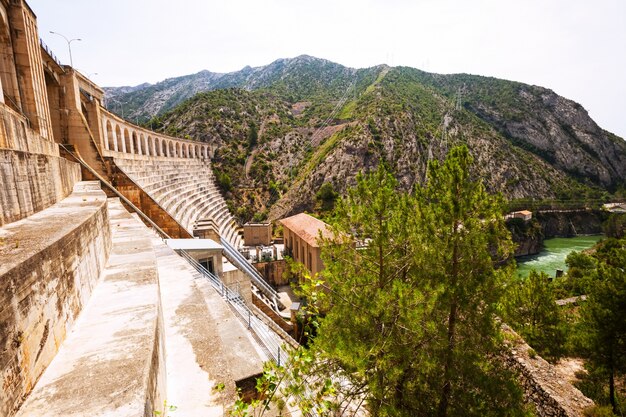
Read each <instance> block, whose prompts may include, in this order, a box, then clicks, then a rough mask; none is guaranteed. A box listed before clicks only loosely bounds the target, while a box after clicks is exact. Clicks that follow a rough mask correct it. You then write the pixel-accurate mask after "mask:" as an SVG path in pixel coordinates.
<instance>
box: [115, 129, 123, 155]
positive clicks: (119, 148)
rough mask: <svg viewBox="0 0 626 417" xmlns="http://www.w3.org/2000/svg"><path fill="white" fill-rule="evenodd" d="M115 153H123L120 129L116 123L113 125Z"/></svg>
mask: <svg viewBox="0 0 626 417" xmlns="http://www.w3.org/2000/svg"><path fill="white" fill-rule="evenodd" d="M115 151H116V152H123V151H124V137H123V136H122V129H120V125H118V124H117V123H116V124H115Z"/></svg>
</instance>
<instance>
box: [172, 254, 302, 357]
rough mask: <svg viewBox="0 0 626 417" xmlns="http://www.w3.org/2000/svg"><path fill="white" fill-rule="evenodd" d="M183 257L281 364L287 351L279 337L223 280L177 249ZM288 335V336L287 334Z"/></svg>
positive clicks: (269, 354) (268, 352) (270, 355)
mask: <svg viewBox="0 0 626 417" xmlns="http://www.w3.org/2000/svg"><path fill="white" fill-rule="evenodd" d="M176 252H178V253H179V254H180V255H181V256H182V257H183V258H185V259H186V260H187V262H189V264H190V265H191V266H193V267H194V268H195V270H196V271H198V272H199V273H200V274H201V275H202V276H203V277H205V278H206V279H207V280H208V281H209V282H210V283H211V285H212V286H213V288H215V290H216V291H217V292H218V293H219V294H220V295H221V296H222V297H223V298H224V299H225V300H226V301H227V302H228V303H229V304H230V306H231V308H232V310H233V311H234V312H235V315H236V316H237V317H238V318H239V319H240V320H241V321H242V322H243V324H244V325H245V326H246V327H247V328H248V330H250V332H251V333H252V334H253V335H254V336H255V339H257V341H258V342H259V343H260V344H261V346H262V347H263V348H264V349H265V350H266V352H267V354H268V356H269V357H270V358H272V359H273V360H274V362H276V363H277V364H278V365H279V366H280V365H283V364H284V362H285V360H286V359H287V353H286V351H285V350H284V349H283V347H282V344H283V343H282V342H281V340H280V337H279V336H278V335H277V334H276V333H275V332H274V330H273V329H272V328H270V327H269V326H268V325H267V324H265V323H264V322H263V321H262V320H261V319H259V318H258V317H257V316H256V315H255V314H254V313H253V312H252V311H251V310H250V309H249V308H248V306H247V305H246V303H245V302H244V300H243V298H241V296H240V295H239V294H238V293H236V292H235V291H233V290H231V289H230V288H228V286H227V285H225V284H224V282H223V281H222V280H221V279H219V278H218V277H217V276H216V275H214V274H212V273H211V272H209V271H208V270H207V269H206V268H205V267H203V266H202V265H201V264H200V263H198V261H196V260H195V259H194V258H193V257H192V256H191V255H189V254H188V253H187V252H185V251H184V250H177V251H176ZM288 337H290V336H288Z"/></svg>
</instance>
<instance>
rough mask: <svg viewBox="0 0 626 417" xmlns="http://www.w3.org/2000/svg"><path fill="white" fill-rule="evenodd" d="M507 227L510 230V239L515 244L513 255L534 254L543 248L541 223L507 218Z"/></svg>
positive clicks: (534, 220) (533, 220)
mask: <svg viewBox="0 0 626 417" xmlns="http://www.w3.org/2000/svg"><path fill="white" fill-rule="evenodd" d="M506 226H507V229H509V231H510V232H511V239H512V240H513V243H514V244H515V252H514V256H515V257H518V256H527V255H535V254H537V253H539V252H541V249H542V248H543V239H544V236H543V231H542V229H541V224H540V223H539V222H538V221H537V220H536V219H532V220H530V221H524V220H522V219H516V218H512V219H508V220H507V221H506Z"/></svg>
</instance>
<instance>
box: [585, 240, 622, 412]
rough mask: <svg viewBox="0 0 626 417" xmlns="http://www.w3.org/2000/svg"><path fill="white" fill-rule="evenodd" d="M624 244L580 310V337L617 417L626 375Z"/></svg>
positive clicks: (605, 264) (602, 270)
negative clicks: (619, 387) (618, 385)
mask: <svg viewBox="0 0 626 417" xmlns="http://www.w3.org/2000/svg"><path fill="white" fill-rule="evenodd" d="M621 242H622V247H621V250H615V251H612V252H611V255H612V256H613V257H614V259H610V262H604V261H603V262H601V263H600V264H599V266H598V270H597V280H596V281H595V283H594V286H593V289H592V290H591V292H590V293H589V294H588V298H587V301H586V303H585V304H583V306H582V308H581V318H582V319H581V329H580V330H581V331H580V333H579V334H580V338H581V341H582V346H583V348H584V350H585V353H586V354H587V356H588V358H589V360H590V363H589V365H590V367H591V370H592V374H599V375H602V376H604V378H605V381H606V382H607V384H608V400H609V403H610V404H611V406H612V408H613V412H614V413H616V414H618V403H617V401H616V397H617V395H616V389H615V380H616V378H617V376H618V375H623V374H624V373H625V372H626V320H625V317H626V271H625V269H624V265H626V242H624V240H622V241H621ZM619 411H622V412H623V411H624V410H619Z"/></svg>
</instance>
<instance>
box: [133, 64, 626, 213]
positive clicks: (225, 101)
mask: <svg viewBox="0 0 626 417" xmlns="http://www.w3.org/2000/svg"><path fill="white" fill-rule="evenodd" d="M190 77H191V76H190ZM194 77H195V78H194ZM194 77H191V78H189V79H181V80H180V83H181V85H188V84H192V85H194V86H195V85H206V88H208V89H213V91H209V92H204V93H201V94H199V95H196V96H195V97H193V98H191V99H188V100H186V101H184V102H183V103H182V104H180V105H179V106H177V107H175V108H173V109H171V110H170V111H168V112H166V113H163V114H159V115H158V116H157V117H155V118H153V119H152V120H151V121H149V122H147V123H146V125H148V126H152V127H155V128H157V129H158V130H161V131H163V132H165V133H168V134H172V135H175V136H180V137H189V138H192V139H196V140H200V141H203V142H208V143H210V144H212V145H213V147H214V148H215V149H217V152H216V154H215V156H214V158H213V162H214V173H215V175H216V177H218V178H219V177H222V178H224V179H229V180H230V184H231V187H230V189H229V190H226V189H223V190H224V192H225V196H226V198H227V201H228V202H229V204H230V206H231V207H232V208H233V211H234V212H235V214H236V215H237V216H238V217H239V219H240V220H241V221H247V220H250V218H252V217H253V216H255V215H256V216H257V217H259V216H260V217H265V216H269V217H270V218H272V219H274V218H278V217H282V216H285V215H288V214H291V213H293V212H296V211H302V210H309V211H315V210H317V209H320V208H323V207H322V206H321V205H319V204H318V201H317V199H316V194H317V193H318V191H319V190H320V188H321V187H322V186H323V185H324V184H330V185H331V186H332V187H333V189H334V190H335V191H336V192H337V193H339V194H340V195H343V194H344V193H345V191H346V190H347V188H349V187H350V186H353V185H354V184H355V177H356V174H357V173H359V172H367V171H370V170H372V169H375V167H376V166H377V165H378V164H379V163H380V162H383V163H385V164H386V165H387V166H388V167H389V169H390V170H391V171H392V172H393V174H394V176H395V177H396V179H397V180H398V181H399V184H400V187H401V189H403V190H405V191H407V190H410V189H411V188H412V187H413V186H414V185H415V184H416V183H422V184H423V183H424V181H425V177H426V166H427V163H428V161H429V160H433V159H436V160H443V158H444V157H445V155H446V153H447V152H448V150H449V149H450V148H451V147H453V146H456V145H459V144H466V145H467V146H468V147H469V149H470V152H471V153H472V155H473V156H474V157H475V158H476V160H477V162H478V163H477V164H476V165H475V167H474V168H473V171H472V176H473V177H480V178H483V179H484V180H485V185H486V187H487V188H488V190H490V191H491V192H502V193H503V194H504V195H505V196H506V197H507V198H509V199H517V200H518V201H520V202H522V201H527V200H522V199H534V200H536V199H541V200H545V199H549V200H552V201H554V200H580V199H581V198H584V199H585V200H589V199H594V200H602V199H607V198H609V195H608V193H607V191H613V190H619V189H620V185H621V186H622V187H623V181H624V179H625V178H626V168H624V167H625V166H626V142H624V141H623V140H621V139H619V138H617V137H615V136H614V135H611V134H609V133H608V132H605V131H603V130H601V129H600V128H599V127H598V126H597V125H595V124H594V123H593V121H592V120H591V119H589V117H588V115H587V114H586V112H585V111H584V109H582V108H581V107H580V106H579V105H577V104H576V103H573V102H570V101H568V100H565V99H563V98H561V97H559V96H557V95H555V94H554V93H552V92H551V91H549V90H546V89H543V88H540V87H534V86H528V85H525V84H522V83H516V82H510V81H505V80H498V79H494V78H488V77H479V76H471V75H437V74H429V73H425V72H423V71H419V70H416V69H413V68H407V67H395V68H390V67H387V66H378V67H372V68H367V69H359V70H354V69H350V68H346V67H343V66H341V65H338V64H334V63H332V62H329V61H325V60H320V59H317V58H313V57H307V56H302V57H297V58H294V59H290V60H289V59H288V60H278V61H276V62H274V63H272V64H270V65H268V66H266V67H259V68H244V69H243V70H241V71H239V72H236V73H230V74H222V75H219V76H218V75H216V74H212V75H211V74H205V73H199V74H196V75H195V76H194ZM196 78H197V80H196ZM202 80H204V84H202V83H200V81H202ZM166 81H167V82H164V84H163V86H161V87H159V88H169V89H176V91H179V90H180V91H183V90H184V88H183V87H182V86H178V87H176V85H177V84H176V79H171V80H166ZM149 88H150V89H152V90H150V91H153V90H154V89H155V88H156V89H157V90H158V88H157V86H153V87H149ZM189 88H191V87H189ZM144 90H145V89H144ZM144 90H141V89H140V90H137V91H134V92H132V94H133V97H136V96H139V94H140V92H141V91H144ZM159 91H162V90H159ZM185 91H186V90H185ZM144 93H145V92H144ZM129 94H131V93H129ZM142 94H143V93H142ZM146 94H147V93H146ZM154 94H156V92H155V93H154ZM181 94H182V92H181ZM146 99H148V98H146ZM252 132H256V135H252ZM251 137H256V140H251ZM222 183H224V184H228V181H223V182H222ZM561 204H562V205H563V204H564V203H561ZM572 204H574V203H572ZM318 214H323V213H321V212H320V213H318Z"/></svg>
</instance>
